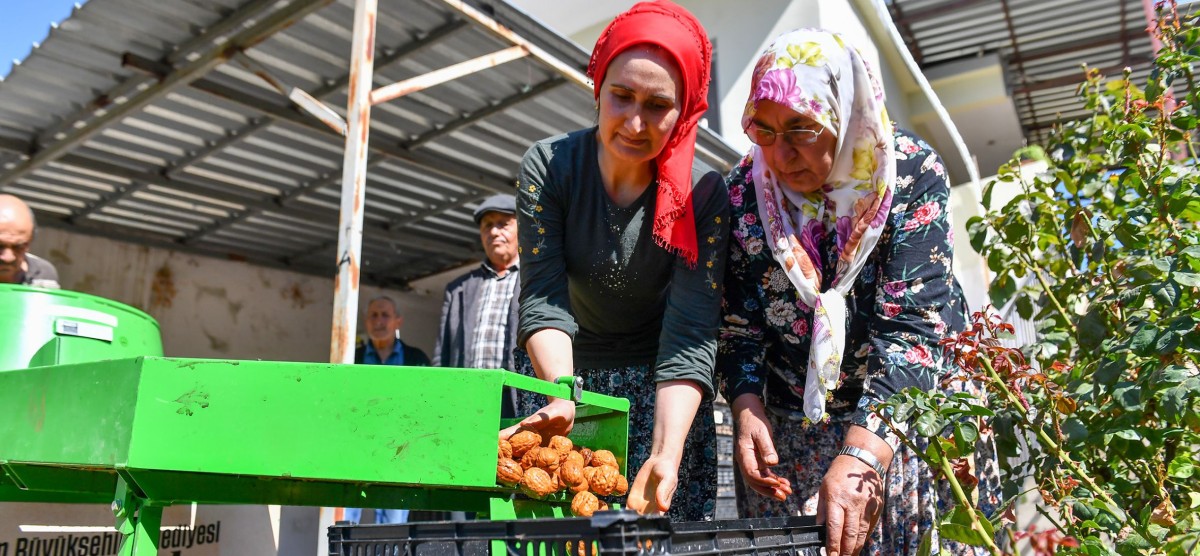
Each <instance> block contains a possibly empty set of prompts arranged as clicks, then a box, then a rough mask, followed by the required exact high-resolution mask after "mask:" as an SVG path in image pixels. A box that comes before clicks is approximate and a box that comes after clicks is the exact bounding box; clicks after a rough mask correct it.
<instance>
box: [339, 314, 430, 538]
mask: <svg viewBox="0 0 1200 556" xmlns="http://www.w3.org/2000/svg"><path fill="white" fill-rule="evenodd" d="M397 313H398V311H397V310H396V302H395V301H394V300H393V299H392V298H390V297H387V296H379V297H376V298H374V299H372V300H371V302H370V303H367V315H366V319H365V321H364V322H365V326H366V329H367V341H366V342H363V343H362V345H360V346H358V347H357V348H355V350H354V363H355V364H359V365H402V366H405V367H428V366H429V356H428V355H425V352H423V351H421V350H420V349H418V348H416V347H413V346H409V345H405V344H404V342H403V341H401V340H400V325H401V324H403V323H404V317H402V316H400V315H399V314H397ZM408 513H409V512H408V510H380V509H376V510H375V523H407V522H408V517H409V515H408ZM343 515H344V518H345V519H346V521H350V522H353V523H359V522H360V520H361V519H362V508H346V511H345V513H344V514H343Z"/></svg>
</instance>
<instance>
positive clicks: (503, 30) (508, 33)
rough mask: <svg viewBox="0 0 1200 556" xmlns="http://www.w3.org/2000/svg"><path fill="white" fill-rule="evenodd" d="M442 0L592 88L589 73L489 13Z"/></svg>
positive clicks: (492, 31) (557, 69) (535, 56)
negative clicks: (543, 47) (560, 58)
mask: <svg viewBox="0 0 1200 556" xmlns="http://www.w3.org/2000/svg"><path fill="white" fill-rule="evenodd" d="M442 1H443V2H445V3H446V5H448V6H450V7H451V8H453V9H455V10H457V11H458V12H459V13H461V14H463V15H465V16H467V19H469V20H471V21H472V22H474V23H475V24H476V25H478V26H480V27H482V28H484V29H486V30H488V31H490V32H491V33H492V34H494V35H495V36H497V37H500V38H501V39H504V40H505V41H508V42H509V43H512V44H514V45H517V46H524V47H525V48H527V49H528V50H529V55H530V56H533V57H534V58H535V59H537V60H538V61H539V62H542V63H543V64H546V65H547V66H550V67H551V68H553V69H554V71H557V72H558V73H560V74H562V75H563V77H566V78H567V79H570V80H571V81H574V82H575V83H576V84H578V85H580V86H582V87H583V88H585V89H588V90H591V89H592V81H591V80H590V79H588V78H587V75H585V74H584V73H583V72H581V71H579V70H577V69H575V68H573V67H571V66H570V65H568V64H565V63H563V62H562V60H559V59H558V58H557V57H555V56H554V55H552V54H550V53H549V52H546V51H545V50H543V49H542V48H541V47H540V46H538V45H536V44H533V43H532V42H530V41H529V40H527V39H526V38H525V37H522V36H521V35H518V34H517V33H516V32H514V31H513V30H512V29H509V28H508V27H505V26H504V25H501V24H500V23H499V22H497V21H496V20H495V19H493V18H492V17H490V16H488V15H487V14H485V13H483V12H481V11H479V10H477V9H475V8H473V7H471V6H469V5H467V3H466V2H463V1H462V0H442Z"/></svg>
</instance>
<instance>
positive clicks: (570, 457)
mask: <svg viewBox="0 0 1200 556" xmlns="http://www.w3.org/2000/svg"><path fill="white" fill-rule="evenodd" d="M568 461H575V462H579V467H584V466H585V465H587V462H586V461H583V454H581V453H579V452H578V451H577V450H571V451H570V452H568V453H567V456H566V457H564V458H563V459H562V461H560V462H558V464H559V465H565V464H566V463H567V462H568Z"/></svg>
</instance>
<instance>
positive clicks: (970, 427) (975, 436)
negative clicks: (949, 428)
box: [954, 421, 979, 454]
mask: <svg viewBox="0 0 1200 556" xmlns="http://www.w3.org/2000/svg"><path fill="white" fill-rule="evenodd" d="M976 440H979V428H978V427H976V426H975V423H973V422H969V421H968V422H966V423H955V424H954V446H955V447H956V448H958V451H959V453H961V454H970V453H973V452H974V451H975V441H976Z"/></svg>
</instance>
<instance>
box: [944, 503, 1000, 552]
mask: <svg viewBox="0 0 1200 556" xmlns="http://www.w3.org/2000/svg"><path fill="white" fill-rule="evenodd" d="M972 512H974V514H975V516H976V518H977V519H978V520H979V524H980V525H981V526H982V527H983V535H987V538H995V536H996V532H995V530H994V529H993V528H992V524H991V523H990V522H988V520H987V518H985V517H984V516H983V513H981V512H980V511H979V510H976V509H974V508H965V507H962V506H955V507H954V509H953V510H951V511H950V515H949V516H947V517H946V518H945V519H943V520H942V522H941V524H939V525H938V532H939V533H941V534H942V537H944V538H946V539H949V540H952V541H958V542H961V543H964V544H969V545H971V546H986V544H985V542H986V541H985V538H984V536H983V535H981V534H980V533H979V531H976V530H974V529H972V528H971V513H972Z"/></svg>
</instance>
